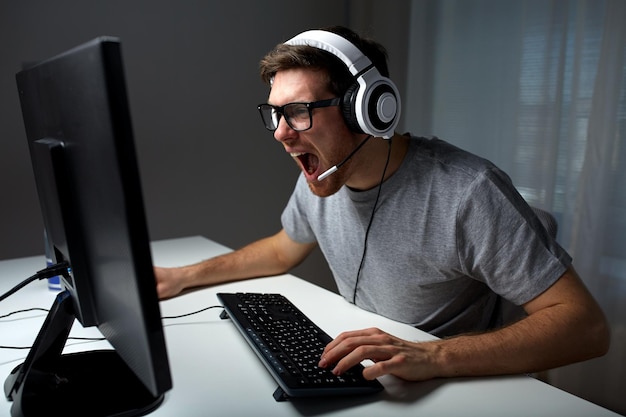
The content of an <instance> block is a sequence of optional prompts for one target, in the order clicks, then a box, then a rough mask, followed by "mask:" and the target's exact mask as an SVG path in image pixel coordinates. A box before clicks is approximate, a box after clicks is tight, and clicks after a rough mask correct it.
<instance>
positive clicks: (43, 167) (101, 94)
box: [4, 37, 172, 416]
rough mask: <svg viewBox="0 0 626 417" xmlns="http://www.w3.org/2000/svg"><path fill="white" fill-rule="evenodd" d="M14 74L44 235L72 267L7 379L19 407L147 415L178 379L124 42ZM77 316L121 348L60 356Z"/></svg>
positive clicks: (90, 47)
mask: <svg viewBox="0 0 626 417" xmlns="http://www.w3.org/2000/svg"><path fill="white" fill-rule="evenodd" d="M16 78H17V85H18V90H19V97H20V101H21V106H22V115H23V118H24V124H25V129H26V137H27V140H28V146H29V150H30V154H31V160H32V165H33V170H34V174H35V182H36V185H37V192H38V195H39V201H40V204H41V210H42V215H43V223H44V227H45V229H46V232H47V233H46V235H47V237H48V239H49V242H48V244H49V247H50V248H52V249H53V254H52V255H53V257H54V259H53V261H54V262H56V263H59V264H63V263H67V266H68V268H67V270H66V272H65V273H64V276H63V277H62V286H63V291H62V292H61V293H60V294H59V295H58V296H57V298H56V300H55V302H54V304H53V306H52V308H51V310H50V313H49V314H48V317H47V318H46V321H45V322H44V324H43V327H42V329H41V331H40V333H39V335H38V336H37V339H36V341H35V344H34V345H33V347H32V348H31V350H30V352H29V355H28V357H27V358H26V360H25V362H24V363H23V364H22V365H20V366H18V367H17V368H16V369H15V370H14V371H13V372H12V373H11V374H10V375H9V376H8V378H7V379H6V381H5V385H4V389H5V394H6V396H7V399H8V400H10V401H13V405H12V407H11V414H12V415H13V416H22V415H23V416H29V415H33V416H38V415H44V413H45V414H46V415H81V416H100V415H116V416H117V415H120V416H127V415H128V416H130V415H142V414H146V413H147V412H149V411H151V410H153V409H155V408H156V407H158V406H159V404H160V403H161V401H162V400H163V397H164V394H165V392H166V391H168V390H169V389H170V388H171V387H172V382H171V375H170V369H169V365H168V358H167V351H166V347H165V338H164V332H163V326H162V323H161V313H160V307H159V303H158V296H157V292H156V285H155V278H154V271H153V267H152V257H151V252H150V246H149V245H150V243H149V237H148V229H147V224H146V219H145V214H144V205H143V198H142V191H141V183H140V178H139V172H138V171H139V170H138V167H137V162H136V155H135V148H134V143H133V133H132V128H131V120H130V112H129V106H128V102H127V96H126V85H125V79H124V71H123V64H122V56H121V48H120V41H119V40H118V39H116V38H111V37H101V38H98V39H95V40H93V41H91V42H88V43H86V44H83V45H81V46H78V47H76V48H73V49H71V50H69V51H67V52H65V53H62V54H60V55H58V56H55V57H53V58H51V59H48V60H46V61H43V62H41V63H38V64H36V65H34V66H32V67H30V68H27V69H25V70H23V71H21V72H20V73H18V74H17V76H16ZM42 233H43V231H42ZM75 319H77V320H78V321H79V322H80V323H81V324H82V325H83V326H85V327H88V326H97V327H98V329H99V330H100V331H101V333H102V334H103V335H104V336H105V337H106V339H107V340H108V341H109V342H110V344H111V345H112V346H113V349H105V350H97V351H89V352H81V353H75V354H67V353H66V354H63V353H62V351H63V348H64V346H65V342H66V340H67V337H68V334H69V332H70V329H71V326H72V323H73V322H74V321H75Z"/></svg>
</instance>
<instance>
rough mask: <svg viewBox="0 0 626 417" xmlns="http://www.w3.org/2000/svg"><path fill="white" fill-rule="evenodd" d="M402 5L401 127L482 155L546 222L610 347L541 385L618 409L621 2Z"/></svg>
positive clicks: (622, 326)
mask: <svg viewBox="0 0 626 417" xmlns="http://www.w3.org/2000/svg"><path fill="white" fill-rule="evenodd" d="M412 6H413V7H412V11H411V39H410V42H409V55H410V56H409V60H408V61H409V70H408V74H409V77H408V80H407V89H408V91H407V94H406V96H405V97H406V99H405V106H404V114H405V115H404V119H403V120H404V125H405V126H404V127H405V129H406V130H407V131H411V132H412V133H414V134H421V135H436V136H438V137H440V138H442V139H444V140H447V141H449V142H451V143H454V144H456V145H457V146H460V147H462V148H465V149H467V150H469V151H472V152H474V153H476V154H479V155H481V156H483V157H486V158H487V159H490V160H491V161H493V162H495V163H496V164H497V165H498V166H500V167H501V168H503V169H504V170H505V171H506V172H508V173H509V175H510V176H511V178H512V180H513V182H514V184H515V185H516V187H517V188H518V189H519V191H520V192H521V194H522V195H523V196H524V197H525V198H526V199H527V201H528V202H529V203H530V204H531V205H534V206H537V207H540V208H543V209H546V210H548V211H550V212H552V213H553V214H554V215H555V216H556V218H557V220H558V223H559V235H558V240H559V242H560V244H561V245H562V246H563V247H565V248H566V249H567V250H568V252H569V253H570V254H571V255H572V257H573V258H574V266H575V267H576V269H577V270H578V272H579V273H580V275H581V276H582V278H583V280H584V281H585V283H586V285H587V286H588V288H589V289H590V290H591V292H592V293H593V295H594V296H595V297H596V299H597V300H598V302H599V303H600V305H601V306H602V308H603V310H604V311H605V314H606V315H607V318H608V319H609V321H610V324H611V329H612V345H611V349H610V352H609V353H608V354H607V355H606V356H605V357H603V358H600V359H594V360H591V361H587V362H584V363H581V364H575V365H570V366H567V367H564V368H560V369H556V370H551V371H550V372H549V376H548V378H549V379H548V380H549V382H550V383H552V384H554V385H555V386H558V387H560V388H562V389H565V390H567V391H570V392H572V393H574V394H576V395H578V396H581V397H583V398H586V399H589V400H591V401H593V402H596V403H598V404H600V405H603V406H605V407H608V408H612V409H614V410H616V411H618V412H621V413H626V399H625V397H624V396H623V393H624V392H626V81H625V80H626V64H625V53H626V23H624V22H626V2H625V1H623V0H588V1H584V0H551V1H547V0H534V1H531V0H528V1H501V0H440V1H434V0H433V1H415V2H413V4H412ZM425 68H426V69H425ZM411 74H419V76H418V77H416V80H412V79H411ZM424 74H429V76H428V77H425V76H424Z"/></svg>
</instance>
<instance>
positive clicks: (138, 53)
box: [0, 0, 409, 288]
mask: <svg viewBox="0 0 626 417" xmlns="http://www.w3.org/2000/svg"><path fill="white" fill-rule="evenodd" d="M408 7H409V3H408V2H405V1H403V2H398V3H397V4H396V5H394V7H388V6H384V7H383V4H382V2H376V1H362V2H361V1H360V2H354V3H353V2H350V1H333V0H317V1H315V2H298V3H297V7H296V6H295V5H294V3H293V2H287V1H276V0H274V1H268V0H265V1H263V2H258V1H239V2H226V1H219V2H218V1H201V2H200V1H168V0H156V1H133V2H126V1H121V0H113V1H107V2H82V1H77V0H75V1H71V0H60V1H55V2H49V1H45V0H26V1H20V2H2V3H0V39H3V42H2V43H1V44H0V56H1V57H2V60H1V61H0V129H1V130H0V132H1V135H2V138H1V139H0V166H2V175H1V176H0V189H2V190H3V195H4V197H3V198H2V201H3V204H1V205H0V259H9V258H14V257H20V256H27V255H35V254H40V253H42V252H43V248H42V222H41V216H40V213H39V206H38V200H37V195H36V191H35V186H34V180H33V175H32V172H31V167H30V159H29V155H28V149H27V146H26V140H25V136H24V129H23V124H22V120H21V113H20V108H19V101H18V96H17V90H16V87H15V78H14V75H15V73H16V72H17V71H19V69H20V66H21V64H22V63H24V62H30V61H37V60H40V59H43V58H47V57H49V56H52V55H55V54H57V53H59V52H62V51H64V50H66V49H68V48H70V47H73V46H75V45H78V44H80V43H82V42H85V41H88V40H90V39H92V38H95V37H97V36H99V35H111V36H118V37H120V38H121V40H122V52H123V56H124V62H125V68H126V79H127V80H126V81H127V85H128V92H129V101H130V106H131V116H132V119H133V126H134V133H135V144H136V148H137V153H138V159H139V161H138V162H139V165H140V173H141V176H142V183H143V193H144V200H145V205H146V212H147V218H148V225H149V230H150V235H151V238H152V239H163V238H170V237H179V236H187V235H204V236H207V237H210V238H212V239H214V240H216V241H219V242H220V243H223V244H225V245H228V246H230V247H233V248H236V247H239V246H241V245H243V244H245V243H248V242H250V241H251V240H254V239H257V238H260V237H263V236H266V235H268V234H270V233H274V232H276V231H277V230H278V229H279V227H280V222H279V214H280V212H281V210H282V208H283V206H284V204H285V203H286V201H287V199H288V197H289V195H290V192H291V189H292V186H293V184H294V182H295V179H296V176H297V174H298V170H297V168H296V166H295V164H294V163H293V162H292V161H291V160H290V158H289V157H288V156H286V155H285V154H284V151H283V150H282V147H281V146H280V144H278V143H277V142H276V141H274V140H273V138H272V136H271V134H270V133H269V132H267V131H265V130H264V129H263V127H262V125H261V123H260V119H259V116H258V113H257V110H256V104H258V103H260V102H263V101H265V99H266V97H267V88H266V87H265V86H264V85H263V84H262V83H261V82H260V80H259V77H258V71H257V68H258V60H259V59H260V58H261V57H262V56H263V55H264V54H265V53H266V52H267V51H268V50H269V49H270V48H271V47H273V46H274V45H275V44H276V43H278V42H281V41H283V40H285V39H287V38H289V37H291V36H293V35H294V34H296V33H298V32H300V31H302V30H305V29H309V28H316V27H321V26H326V25H333V24H343V25H349V26H351V27H353V28H354V29H356V30H362V31H365V32H367V33H369V34H371V35H372V36H374V37H376V38H379V40H381V42H383V43H387V42H389V43H390V44H391V45H390V46H391V47H390V53H391V55H392V56H395V61H392V63H391V68H392V71H393V70H394V67H395V68H404V67H405V65H403V64H401V62H402V60H403V59H404V58H403V56H404V53H402V52H403V51H404V48H406V46H404V45H405V42H402V40H404V39H406V36H405V35H406V33H407V31H408V29H407V27H406V26H407V25H406V23H403V22H407V21H408V19H407V16H408V13H405V12H403V10H405V9H407V8H408ZM374 17H376V22H377V23H376V24H373V23H371V22H373V21H374ZM398 18H403V19H404V20H399V21H398V20H397V19H398ZM390 21H394V22H396V24H394V25H388V24H387V22H390ZM398 40H400V42H398ZM394 51H397V52H398V53H394ZM396 63H397V64H396ZM397 72H398V74H399V78H403V77H404V72H403V71H397ZM398 84H399V85H401V82H399V83H398ZM296 273H298V274H299V275H302V276H303V277H305V278H309V279H312V280H313V281H316V282H318V283H320V284H322V285H324V286H326V287H328V288H334V285H333V283H332V279H331V277H330V273H329V272H328V269H327V267H326V266H325V263H324V261H323V260H322V258H321V256H320V255H319V253H316V254H315V255H314V256H313V257H312V259H310V260H308V261H306V262H305V264H304V265H302V266H301V267H299V268H298V269H297V270H296ZM0 279H2V278H1V277H0Z"/></svg>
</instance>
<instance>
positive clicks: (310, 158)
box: [302, 153, 320, 174]
mask: <svg viewBox="0 0 626 417" xmlns="http://www.w3.org/2000/svg"><path fill="white" fill-rule="evenodd" d="M302 163H303V165H304V168H305V169H306V171H307V173H309V174H313V173H315V171H317V168H318V167H319V164H320V161H319V159H318V158H317V156H315V155H313V154H310V153H308V154H306V155H305V156H304V157H303V158H302Z"/></svg>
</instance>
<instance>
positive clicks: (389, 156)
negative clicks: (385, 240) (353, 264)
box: [352, 138, 391, 305]
mask: <svg viewBox="0 0 626 417" xmlns="http://www.w3.org/2000/svg"><path fill="white" fill-rule="evenodd" d="M390 159H391V138H390V139H389V147H388V149H387V162H385V168H384V169H383V175H382V177H381V178H380V182H379V183H378V192H377V193H376V201H374V206H373V207H372V214H371V215H370V221H369V223H368V224H367V229H366V230H365V240H364V242H363V255H362V256H361V263H360V264H359V270H358V271H357V273H356V281H355V282H354V292H353V294H352V304H355V305H356V290H357V288H358V286H359V278H360V277H361V270H362V269H363V264H364V263H365V254H366V253H367V239H368V238H369V235H370V229H371V228H372V223H373V222H374V214H375V213H376V206H378V199H379V198H380V192H381V190H382V188H383V182H384V181H385V174H386V173H387V167H388V166H389V160H390Z"/></svg>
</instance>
